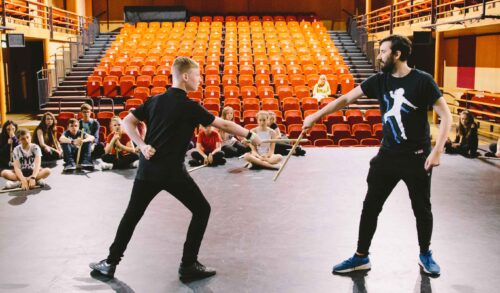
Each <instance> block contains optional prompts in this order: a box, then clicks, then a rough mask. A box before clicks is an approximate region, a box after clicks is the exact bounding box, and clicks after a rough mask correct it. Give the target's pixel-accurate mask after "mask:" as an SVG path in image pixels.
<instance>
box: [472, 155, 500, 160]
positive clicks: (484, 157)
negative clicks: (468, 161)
mask: <svg viewBox="0 0 500 293" xmlns="http://www.w3.org/2000/svg"><path fill="white" fill-rule="evenodd" d="M477 158H478V159H483V160H500V158H498V157H487V156H478V157H477Z"/></svg>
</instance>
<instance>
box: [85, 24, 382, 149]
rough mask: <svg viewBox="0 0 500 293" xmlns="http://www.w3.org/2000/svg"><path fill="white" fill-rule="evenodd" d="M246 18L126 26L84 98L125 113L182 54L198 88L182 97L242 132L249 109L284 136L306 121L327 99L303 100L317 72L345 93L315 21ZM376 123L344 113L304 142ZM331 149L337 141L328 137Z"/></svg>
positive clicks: (340, 69) (343, 73)
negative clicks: (115, 102)
mask: <svg viewBox="0 0 500 293" xmlns="http://www.w3.org/2000/svg"><path fill="white" fill-rule="evenodd" d="M252 19H255V20H254V21H250V22H249V21H247V20H245V18H243V17H241V18H237V19H235V20H233V19H232V18H230V17H229V18H226V19H223V20H224V21H225V22H224V23H223V22H221V21H219V20H221V19H220V18H218V17H213V18H212V17H210V18H208V17H201V18H196V17H195V18H192V21H190V22H187V23H184V22H175V23H169V22H164V23H159V22H152V23H149V24H148V23H137V24H136V25H135V26H134V25H131V24H126V25H125V27H124V28H123V29H122V30H121V32H120V34H119V35H118V36H117V38H116V40H115V41H114V42H113V44H112V46H111V48H110V49H108V50H107V52H106V55H105V57H103V58H102V59H101V62H100V64H99V66H97V67H96V68H95V70H94V74H93V75H92V76H90V77H89V79H88V83H87V93H88V96H90V97H96V98H98V97H100V96H102V95H104V96H106V97H112V98H117V97H119V98H123V99H125V103H126V107H125V109H128V108H131V107H133V105H135V106H137V101H142V102H144V101H145V100H147V99H148V97H149V96H150V95H155V94H158V93H161V92H163V91H165V90H166V88H167V87H168V86H170V85H171V78H170V68H171V66H172V63H173V61H174V59H175V58H176V57H178V56H189V57H192V58H193V59H194V60H196V61H197V62H198V63H199V64H200V72H201V74H202V78H201V80H202V84H201V85H200V87H199V88H198V90H197V91H196V92H191V93H189V94H188V96H189V97H190V98H191V99H193V100H195V101H197V102H199V103H200V104H202V105H203V106H204V107H205V108H207V110H209V111H210V112H212V113H213V114H214V115H219V113H220V110H221V108H222V107H224V106H231V107H233V108H234V109H235V110H236V112H235V120H236V121H241V122H242V124H243V125H244V126H245V127H247V126H248V124H250V126H252V125H254V124H256V121H255V113H256V112H257V111H259V110H268V111H274V112H275V113H276V114H277V119H278V122H279V124H281V123H282V122H283V124H281V125H280V127H281V128H282V129H283V130H284V132H287V131H286V130H288V132H290V128H292V129H295V128H294V127H291V126H292V125H295V124H302V122H303V119H304V118H305V117H306V116H307V115H310V114H312V113H314V112H315V111H317V110H318V109H320V108H322V107H324V106H325V105H326V104H328V103H330V102H332V101H333V100H335V97H328V98H323V99H322V100H321V101H319V102H318V101H317V100H316V99H315V98H312V97H311V92H312V89H313V87H314V85H315V84H316V83H317V81H318V79H319V75H320V74H325V75H326V76H327V80H328V82H329V83H330V86H331V88H332V89H333V91H334V92H336V90H337V89H339V92H340V93H345V92H347V91H349V90H351V89H352V88H353V86H354V79H353V77H352V75H351V74H350V73H349V68H348V67H347V66H346V65H345V64H344V62H343V59H342V56H341V55H340V54H339V53H338V50H337V48H336V47H335V44H334V43H333V41H332V40H331V39H330V37H329V35H328V33H327V31H326V29H325V28H324V27H323V25H322V24H321V23H319V22H314V23H310V22H306V21H302V22H300V23H299V22H297V21H295V20H293V19H291V18H290V19H289V21H288V22H287V21H285V19H283V20H281V18H280V19H272V20H264V19H267V18H263V21H260V20H256V18H252ZM224 26H225V39H224V46H222V43H223V42H222V36H223V34H222V32H223V27H224ZM131 99H133V100H134V101H135V102H134V104H133V105H132V104H130V103H129V102H128V100H131ZM240 111H241V112H240ZM240 113H241V114H240ZM240 115H241V116H240ZM334 117H336V118H334ZM377 117H378V118H377ZM379 118H380V114H378V116H377V115H371V114H370V115H367V116H366V120H365V117H364V116H363V114H362V113H361V112H360V111H359V110H356V111H355V110H352V111H351V110H349V111H346V117H344V116H343V113H341V115H340V116H338V117H337V116H334V115H330V116H329V117H326V118H325V120H324V123H323V124H320V125H318V126H315V127H314V129H313V130H312V131H311V133H310V134H309V137H310V139H311V140H312V142H313V143H314V141H316V140H323V139H330V138H331V137H332V135H333V133H332V131H331V130H332V125H334V124H336V123H348V124H349V125H350V127H352V126H353V125H354V124H356V123H367V124H368V126H369V127H371V125H372V124H374V123H375V122H378V120H380V119H379ZM377 119H378V120H377ZM250 126H248V127H250ZM349 130H350V129H349ZM364 130H365V131H368V130H366V129H364ZM359 131H361V130H359ZM299 133H300V132H299ZM360 133H361V132H359V133H358V132H356V133H350V136H349V138H353V139H354V138H359V139H363V138H366V137H370V138H374V136H372V135H371V133H372V129H371V128H370V135H368V134H367V133H366V132H365V134H363V135H362V134H360ZM356 135H357V136H356ZM333 143H334V144H338V140H336V139H335V138H333ZM318 144H320V145H322V144H323V143H321V142H320V143H318Z"/></svg>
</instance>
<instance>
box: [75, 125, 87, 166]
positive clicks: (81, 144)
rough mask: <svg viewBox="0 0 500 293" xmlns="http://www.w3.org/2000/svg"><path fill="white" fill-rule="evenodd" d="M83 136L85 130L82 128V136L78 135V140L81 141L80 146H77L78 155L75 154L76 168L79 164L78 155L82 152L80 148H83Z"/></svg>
mask: <svg viewBox="0 0 500 293" xmlns="http://www.w3.org/2000/svg"><path fill="white" fill-rule="evenodd" d="M84 134H85V129H83V128H82V134H81V135H80V140H81V141H82V142H81V143H80V145H79V146H78V153H77V154H76V165H77V166H78V165H79V164H80V154H81V152H82V146H83V135H84Z"/></svg>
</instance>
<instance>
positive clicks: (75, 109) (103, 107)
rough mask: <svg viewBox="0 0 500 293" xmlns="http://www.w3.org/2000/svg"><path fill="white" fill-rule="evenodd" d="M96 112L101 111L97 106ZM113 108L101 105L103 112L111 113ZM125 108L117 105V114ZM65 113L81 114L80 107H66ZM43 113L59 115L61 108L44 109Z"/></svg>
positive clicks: (63, 109)
mask: <svg viewBox="0 0 500 293" xmlns="http://www.w3.org/2000/svg"><path fill="white" fill-rule="evenodd" d="M95 108H96V109H95V111H98V110H99V109H98V108H97V105H96V106H95ZM112 109H113V108H112V107H111V105H107V104H106V105H101V107H100V110H101V111H111V110H112ZM123 109H124V106H123V105H115V113H116V114H118V113H120V112H121V111H123ZM61 110H62V111H64V112H73V113H78V112H80V105H79V106H78V107H66V108H62V109H61ZM42 111H43V112H51V113H54V114H57V113H59V106H57V107H42Z"/></svg>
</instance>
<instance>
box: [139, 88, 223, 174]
mask: <svg viewBox="0 0 500 293" xmlns="http://www.w3.org/2000/svg"><path fill="white" fill-rule="evenodd" d="M132 114H133V115H134V116H135V117H136V118H137V119H139V120H141V121H144V122H145V123H146V125H147V129H148V131H147V132H146V138H145V142H146V144H149V145H151V146H152V147H153V148H155V149H156V153H155V154H154V156H153V157H151V158H150V159H149V160H146V159H145V158H144V156H143V155H142V153H141V156H140V161H139V168H138V170H137V176H136V178H137V179H141V180H147V181H162V180H164V179H165V178H166V177H168V176H169V174H170V173H171V172H178V171H179V170H181V169H182V168H183V166H184V157H185V155H186V152H187V150H188V147H189V142H190V141H191V137H192V136H193V132H194V129H195V127H197V126H198V125H199V124H201V125H203V126H207V125H210V124H212V122H213V121H214V119H215V117H214V116H213V115H212V114H210V113H209V112H208V111H207V110H206V109H205V108H203V107H202V106H200V105H199V104H198V103H196V102H194V101H192V100H190V99H189V98H188V97H187V93H186V92H185V91H184V90H181V89H178V88H173V87H171V88H169V89H168V90H167V92H166V93H163V94H161V95H157V96H153V97H151V98H149V99H148V100H147V101H146V102H145V103H144V104H142V105H141V106H139V107H137V109H135V110H134V111H133V112H132Z"/></svg>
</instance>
